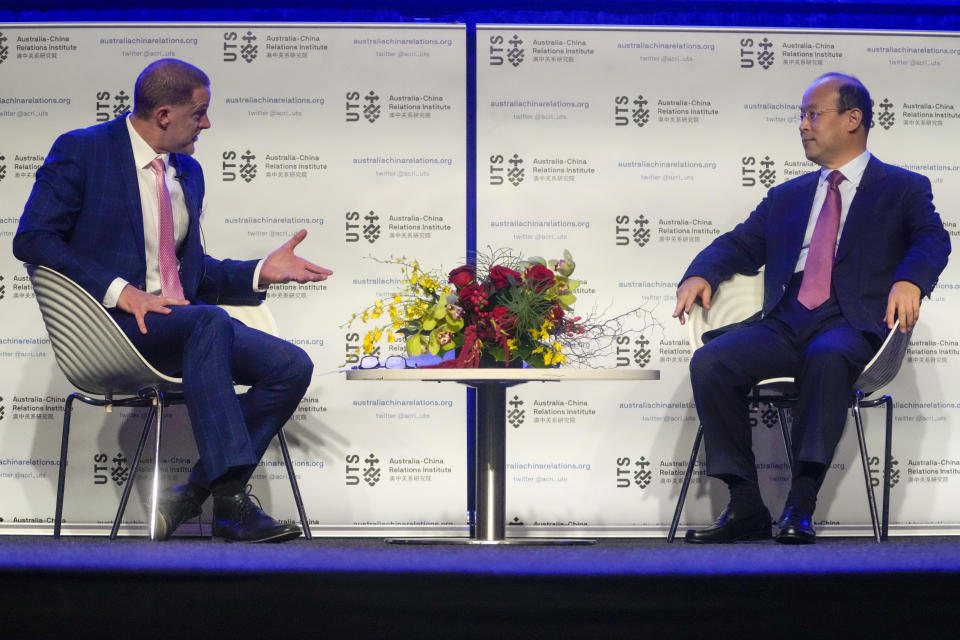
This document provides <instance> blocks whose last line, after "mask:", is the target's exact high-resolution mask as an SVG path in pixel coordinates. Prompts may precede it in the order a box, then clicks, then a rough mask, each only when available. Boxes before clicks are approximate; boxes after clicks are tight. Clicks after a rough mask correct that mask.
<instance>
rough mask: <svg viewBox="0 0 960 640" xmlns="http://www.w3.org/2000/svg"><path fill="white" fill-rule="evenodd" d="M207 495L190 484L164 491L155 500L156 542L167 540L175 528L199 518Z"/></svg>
mask: <svg viewBox="0 0 960 640" xmlns="http://www.w3.org/2000/svg"><path fill="white" fill-rule="evenodd" d="M208 495H210V494H209V493H208V492H206V491H204V490H203V489H200V488H199V487H195V486H194V485H192V484H182V485H180V486H179V487H171V488H169V489H165V490H164V491H163V492H162V493H161V494H160V496H159V497H158V498H157V540H168V539H169V538H170V536H171V535H173V532H174V531H176V530H177V527H179V526H180V525H181V524H183V523H184V522H186V521H187V520H190V519H192V518H196V517H197V516H199V515H200V508H201V506H203V501H204V500H206V499H207V496H208Z"/></svg>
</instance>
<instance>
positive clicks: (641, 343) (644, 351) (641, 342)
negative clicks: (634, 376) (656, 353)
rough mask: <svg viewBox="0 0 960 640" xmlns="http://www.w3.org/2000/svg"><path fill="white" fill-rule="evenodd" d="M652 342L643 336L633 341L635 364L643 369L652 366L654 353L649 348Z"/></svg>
mask: <svg viewBox="0 0 960 640" xmlns="http://www.w3.org/2000/svg"><path fill="white" fill-rule="evenodd" d="M649 346H650V341H649V340H647V338H646V337H645V336H643V335H641V336H640V337H639V338H637V339H636V340H634V341H633V363H634V364H635V365H637V366H638V367H640V368H641V369H642V368H643V367H645V366H647V365H648V364H650V359H651V358H652V357H653V353H652V352H651V351H650V349H648V348H647V347H649Z"/></svg>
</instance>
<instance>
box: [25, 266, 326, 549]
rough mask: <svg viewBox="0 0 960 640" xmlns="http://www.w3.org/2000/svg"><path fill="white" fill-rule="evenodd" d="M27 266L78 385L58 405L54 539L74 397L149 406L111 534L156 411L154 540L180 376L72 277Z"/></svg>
mask: <svg viewBox="0 0 960 640" xmlns="http://www.w3.org/2000/svg"><path fill="white" fill-rule="evenodd" d="M26 267H27V273H28V274H29V275H30V282H31V283H32V285H33V291H34V294H35V295H36V298H37V303H38V304H39V305H40V314H41V316H42V317H43V322H44V324H45V325H46V327H47V333H48V335H49V336H50V344H51V346H52V347H53V353H54V356H55V357H56V360H57V364H58V365H59V366H60V370H61V371H63V373H64V375H65V376H66V377H67V380H69V381H70V384H72V385H73V386H74V387H76V388H77V389H79V390H80V392H74V393H71V394H70V395H69V396H68V397H67V402H66V406H65V407H64V414H63V435H62V436H61V441H60V474H59V478H58V480H57V505H56V514H55V516H54V525H53V535H54V537H56V538H59V537H60V527H61V519H62V516H63V494H64V483H65V479H66V470H67V444H68V440H69V434H70V413H71V410H72V407H73V401H74V400H80V401H82V402H84V403H86V404H90V405H93V406H98V407H105V408H106V410H107V411H108V412H109V411H111V410H112V408H113V407H148V408H149V411H148V412H147V418H146V420H145V421H144V425H143V430H142V431H141V433H140V440H139V442H138V444H137V451H136V454H135V455H134V458H133V462H132V467H131V469H132V472H131V474H130V476H129V477H128V479H127V482H126V484H125V486H124V488H123V495H122V497H121V498H120V506H119V508H118V509H117V515H116V518H115V519H114V521H113V527H112V529H111V530H110V538H111V539H114V538H116V536H117V532H118V531H119V529H120V522H121V519H122V518H123V512H124V510H125V509H126V507H127V501H128V500H129V498H130V490H131V488H132V487H133V482H132V479H133V478H134V477H135V475H136V470H137V469H138V468H139V466H140V458H141V456H142V454H143V449H144V446H145V444H146V441H147V435H148V433H149V431H150V425H151V422H152V420H153V417H154V415H156V438H155V442H154V461H155V463H154V465H153V479H152V487H151V503H150V539H151V540H156V526H157V523H156V513H157V497H158V494H159V490H160V465H159V464H157V463H156V461H159V460H160V437H161V433H162V427H163V409H164V407H167V406H170V405H172V404H182V403H183V401H184V399H183V390H182V387H181V382H182V381H181V379H180V378H173V377H170V376H167V375H164V374H163V373H161V372H159V371H157V370H156V369H155V368H154V367H152V366H151V365H150V363H148V362H147V361H146V360H145V359H144V357H143V356H142V355H141V354H140V352H139V351H138V350H137V349H136V347H134V346H133V343H131V342H130V340H129V338H127V336H126V335H125V334H124V333H123V332H122V331H121V330H120V327H119V326H118V325H117V323H116V322H115V321H114V320H113V318H112V317H111V316H110V314H109V313H108V312H107V311H106V309H104V307H103V305H101V304H100V303H99V302H98V301H97V300H95V299H94V298H93V296H91V295H90V294H89V293H87V292H86V290H84V289H83V288H82V287H81V286H80V285H78V284H77V283H76V282H74V281H73V280H71V279H69V278H67V277H66V276H64V275H63V274H61V273H58V272H57V271H54V270H53V269H49V268H47V267H41V266H35V265H26ZM223 309H224V310H226V311H227V313H229V314H230V315H231V316H233V317H235V318H237V319H238V320H240V321H241V322H243V323H244V324H246V325H247V326H250V327H253V328H256V329H259V330H261V331H264V332H266V333H270V334H272V335H276V334H277V325H276V322H275V321H274V318H273V315H272V314H271V313H270V310H269V308H267V306H266V305H265V304H260V305H255V306H253V305H252V306H242V307H228V306H224V307H223ZM81 392H82V393H81ZM87 394H90V395H87ZM91 395H93V396H102V398H95V397H91ZM277 438H278V440H279V442H280V450H281V452H282V454H283V461H284V463H285V464H286V468H287V474H288V475H289V478H290V485H291V487H292V489H293V497H294V500H295V501H296V504H297V511H298V512H299V515H300V523H301V525H302V527H303V532H304V537H306V538H308V539H310V538H311V537H312V535H311V532H310V525H309V523H308V522H307V516H306V513H305V511H304V508H303V501H302V499H301V497H300V488H299V486H298V484H297V478H296V475H295V474H294V469H293V464H292V463H291V462H290V452H289V449H288V448H287V441H286V438H285V437H284V435H283V430H282V429H281V430H280V431H279V432H277Z"/></svg>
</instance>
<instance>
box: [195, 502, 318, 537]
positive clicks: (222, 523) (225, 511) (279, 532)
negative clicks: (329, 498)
mask: <svg viewBox="0 0 960 640" xmlns="http://www.w3.org/2000/svg"><path fill="white" fill-rule="evenodd" d="M258 502H259V500H258ZM300 533H301V531H300V527H298V526H297V525H295V524H283V523H280V522H277V521H276V520H274V519H273V518H271V517H270V516H268V515H267V514H265V513H264V512H263V510H262V509H261V508H260V507H258V506H257V505H255V504H253V501H252V500H251V499H250V494H249V493H237V494H235V495H232V496H214V497H213V535H215V536H219V537H221V538H224V539H226V540H230V541H232V542H283V541H284V540H292V539H294V538H297V537H299V536H300Z"/></svg>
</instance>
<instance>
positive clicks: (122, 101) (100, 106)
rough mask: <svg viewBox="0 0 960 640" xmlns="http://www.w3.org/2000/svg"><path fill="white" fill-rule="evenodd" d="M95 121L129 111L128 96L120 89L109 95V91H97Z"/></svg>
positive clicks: (111, 118)
mask: <svg viewBox="0 0 960 640" xmlns="http://www.w3.org/2000/svg"><path fill="white" fill-rule="evenodd" d="M96 111H97V116H96V117H97V122H106V121H107V120H113V119H114V118H116V117H117V116H119V115H121V114H124V113H127V112H129V111H130V96H129V95H127V92H126V91H123V90H122V89H121V90H120V91H118V92H117V93H114V94H112V95H111V93H110V92H109V91H98V92H97V109H96Z"/></svg>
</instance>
